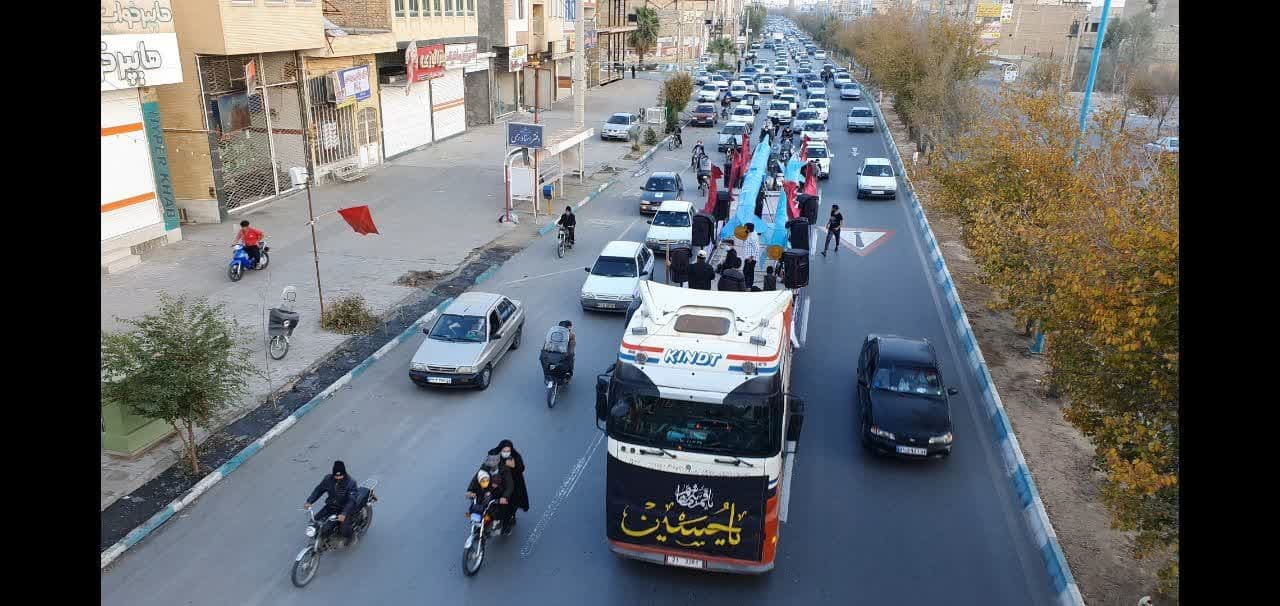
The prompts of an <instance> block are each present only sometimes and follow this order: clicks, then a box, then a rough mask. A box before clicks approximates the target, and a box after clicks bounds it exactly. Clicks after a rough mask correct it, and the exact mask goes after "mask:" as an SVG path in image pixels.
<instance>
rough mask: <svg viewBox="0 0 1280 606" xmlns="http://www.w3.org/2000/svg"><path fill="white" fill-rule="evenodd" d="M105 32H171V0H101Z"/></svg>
mask: <svg viewBox="0 0 1280 606" xmlns="http://www.w3.org/2000/svg"><path fill="white" fill-rule="evenodd" d="M98 14H99V15H100V16H101V22H102V33H103V34H161V33H164V34H171V33H173V31H174V30H173V5H172V4H171V0H150V1H148V0H123V1H122V0H99V12H98Z"/></svg>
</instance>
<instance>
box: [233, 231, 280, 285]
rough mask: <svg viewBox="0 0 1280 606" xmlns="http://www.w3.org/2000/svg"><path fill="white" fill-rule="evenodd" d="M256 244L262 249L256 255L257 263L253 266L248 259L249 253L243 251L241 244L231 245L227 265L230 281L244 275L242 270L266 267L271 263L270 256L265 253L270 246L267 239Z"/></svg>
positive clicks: (237, 280)
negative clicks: (229, 263)
mask: <svg viewBox="0 0 1280 606" xmlns="http://www.w3.org/2000/svg"><path fill="white" fill-rule="evenodd" d="M258 246H259V248H261V249H262V250H261V252H260V253H259V255H258V264H257V266H254V265H253V261H252V260H250V259H249V253H247V252H245V250H244V245H243V244H235V245H232V247H231V250H232V253H231V265H229V266H228V267H227V277H228V278H231V281H232V282H239V281H240V278H243V277H244V272H246V271H248V270H250V269H266V268H267V265H269V264H270V263H271V256H270V255H268V254H267V251H269V250H271V247H270V246H267V241H266V240H263V241H261V242H259V243H258Z"/></svg>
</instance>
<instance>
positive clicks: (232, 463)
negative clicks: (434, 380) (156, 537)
mask: <svg viewBox="0 0 1280 606" xmlns="http://www.w3.org/2000/svg"><path fill="white" fill-rule="evenodd" d="M499 267H501V265H500V264H496V263H495V264H493V265H490V266H489V267H488V269H485V270H484V271H483V272H481V273H480V275H478V276H476V279H475V284H477V285H479V284H480V283H481V282H484V281H485V280H487V279H489V278H490V277H491V276H492V275H493V274H494V273H495V272H497V271H498V268H499ZM452 302H453V297H449V298H448V299H445V300H444V301H441V302H440V304H439V305H437V306H436V307H435V309H432V310H431V311H429V312H427V313H425V314H423V316H422V317H421V318H418V319H417V320H415V321H414V322H413V324H410V325H409V327H408V328H405V329H404V331H403V332H401V333H400V334H399V335H397V336H396V338H394V339H392V340H390V341H388V342H387V343H386V344H385V345H383V346H382V347H379V348H378V351H375V352H373V353H372V354H370V356H369V357H367V358H365V359H364V361H363V362H360V364H359V365H357V366H356V367H355V368H352V369H351V370H350V371H349V372H347V374H345V375H342V377H341V378H339V379H338V380H337V381H334V382H333V383H332V384H331V385H329V386H328V387H326V388H325V389H324V391H322V392H320V393H318V394H316V396H315V397H314V398H311V400H310V401H309V402H307V403H306V404H303V405H302V406H301V407H299V408H298V409H297V410H295V411H293V414H291V415H289V416H288V417H286V418H284V419H283V420H281V421H280V422H279V423H276V425H275V427H272V428H271V430H270V431H268V432H267V433H265V434H263V435H262V437H261V438H258V439H257V440H254V441H253V443H252V444H249V445H248V446H246V447H245V448H244V450H241V451H240V452H239V453H236V455H235V456H234V457H231V459H229V460H228V461H227V462H226V463H223V464H222V465H221V466H219V467H218V468H217V469H215V470H214V471H213V472H212V473H210V474H209V475H207V476H205V477H204V478H201V480H200V481H199V482H197V483H196V485H195V486H192V487H191V489H190V490H188V491H187V492H186V494H184V495H182V496H181V497H179V498H177V499H174V500H173V501H172V502H170V503H169V504H168V505H165V507H164V509H161V510H160V511H159V512H156V514H155V515H153V516H151V518H150V519H148V520H147V521H146V522H144V523H143V524H142V525H141V526H138V527H137V528H134V529H133V530H131V531H130V532H129V534H127V535H125V537H124V538H123V539H120V540H119V541H117V542H116V544H115V545H112V546H111V547H108V548H107V549H106V551H103V552H102V565H101V568H106V567H107V566H108V565H110V564H111V563H112V562H114V561H115V560H116V558H119V557H120V555H121V554H123V553H124V552H125V551H127V550H128V549H129V548H130V547H133V546H134V545H137V544H138V543H139V542H141V541H142V540H143V539H145V538H147V536H148V535H150V534H151V533H152V532H155V530H156V529H157V528H159V527H160V526H162V525H163V524H164V523H165V522H167V521H168V520H169V518H172V517H173V516H174V514H176V513H178V512H179V511H182V510H183V509H184V508H186V507H187V506H188V505H190V504H191V503H192V502H194V501H195V500H196V499H198V498H200V495H203V494H204V493H206V492H208V491H209V489H210V488H212V487H213V485H214V484H217V483H218V482H220V481H222V479H223V478H225V477H227V476H229V475H231V472H233V471H235V470H236V469H239V467H240V466H241V465H243V464H244V462H245V461H247V460H249V457H252V456H253V455H255V454H257V453H258V451H260V450H262V448H263V447H264V446H266V445H267V442H270V441H271V440H273V439H275V438H276V437H277V436H279V435H280V434H282V433H284V432H286V431H288V430H289V428H290V427H293V426H294V425H295V424H296V423H297V422H298V419H301V418H302V416H303V415H305V414H307V413H309V412H311V411H312V410H314V409H315V408H316V406H319V405H320V403H321V402H323V401H325V400H326V399H328V398H329V396H332V395H333V394H334V393H336V392H337V391H338V390H339V389H342V388H343V387H346V385H347V384H348V383H350V382H351V381H352V380H353V379H355V378H356V377H358V376H360V375H361V374H363V373H364V371H366V370H368V369H369V367H370V366H373V363H374V362H377V361H378V360H379V359H381V358H382V357H383V356H385V355H387V353H389V352H390V351H391V350H393V349H395V348H396V347H397V346H399V345H400V344H402V343H404V342H405V341H408V340H409V338H410V337H412V336H413V335H414V333H416V332H417V331H418V329H419V328H421V327H422V326H423V325H424V324H426V323H427V322H429V321H430V320H431V319H433V318H434V317H435V316H436V314H438V313H440V311H441V310H443V309H444V308H445V307H447V306H448V305H449V303H452Z"/></svg>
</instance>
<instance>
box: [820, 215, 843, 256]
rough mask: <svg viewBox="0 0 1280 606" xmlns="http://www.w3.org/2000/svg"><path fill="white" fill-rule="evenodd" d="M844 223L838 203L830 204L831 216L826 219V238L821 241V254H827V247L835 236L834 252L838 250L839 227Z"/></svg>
mask: <svg viewBox="0 0 1280 606" xmlns="http://www.w3.org/2000/svg"><path fill="white" fill-rule="evenodd" d="M843 225H844V215H842V214H840V205H838V204H832V205H831V218H829V219H827V239H826V241H825V242H823V243H822V256H824V257H825V256H827V247H828V246H830V245H831V239H832V238H835V241H836V252H840V228H841V227H842V226H843Z"/></svg>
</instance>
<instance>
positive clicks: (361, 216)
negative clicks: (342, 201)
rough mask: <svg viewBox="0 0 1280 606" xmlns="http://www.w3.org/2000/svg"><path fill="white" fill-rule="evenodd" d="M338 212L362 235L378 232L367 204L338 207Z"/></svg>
mask: <svg viewBox="0 0 1280 606" xmlns="http://www.w3.org/2000/svg"><path fill="white" fill-rule="evenodd" d="M338 214H340V215H342V218H343V219H346V220H347V224H348V225H350V226H351V229H354V230H356V233H358V234H360V235H362V236H367V235H369V234H376V233H378V227H377V226H375V225H374V224H373V215H372V214H370V213H369V207H368V206H352V207H351V208H339V209H338Z"/></svg>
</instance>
